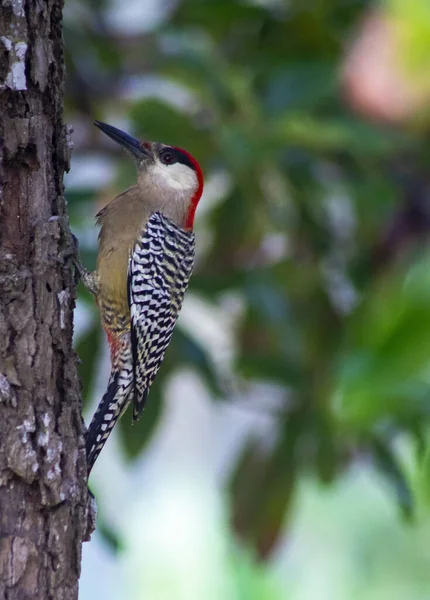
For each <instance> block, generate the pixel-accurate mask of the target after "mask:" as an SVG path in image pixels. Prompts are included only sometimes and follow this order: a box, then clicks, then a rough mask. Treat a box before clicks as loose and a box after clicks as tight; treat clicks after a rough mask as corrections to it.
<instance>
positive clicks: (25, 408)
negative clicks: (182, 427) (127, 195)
mask: <svg viewBox="0 0 430 600" xmlns="http://www.w3.org/2000/svg"><path fill="white" fill-rule="evenodd" d="M61 11H62V1H61V0H0V193H1V196H0V599H1V600H3V599H5V600H26V599H27V598H28V599H30V598H31V600H39V599H40V600H50V599H52V600H54V599H55V600H72V599H75V598H77V595H78V578H79V571H80V560H81V543H82V540H83V537H84V535H85V528H86V520H87V487H86V467H85V452H84V446H83V439H82V420H81V410H80V409H81V407H80V386H79V380H78V376H77V370H76V358H75V355H74V352H73V350H72V327H73V325H72V310H73V307H74V294H75V289H74V277H73V269H72V266H71V264H70V260H69V259H65V260H62V259H61V255H62V253H63V254H64V250H66V245H67V236H66V235H64V225H63V217H64V215H65V210H66V208H65V200H64V196H63V184H62V178H63V173H64V170H65V169H66V168H67V167H68V160H69V156H68V155H69V145H70V144H69V142H68V135H67V130H66V128H65V125H64V123H63V83H64V64H63V51H62V37H61Z"/></svg>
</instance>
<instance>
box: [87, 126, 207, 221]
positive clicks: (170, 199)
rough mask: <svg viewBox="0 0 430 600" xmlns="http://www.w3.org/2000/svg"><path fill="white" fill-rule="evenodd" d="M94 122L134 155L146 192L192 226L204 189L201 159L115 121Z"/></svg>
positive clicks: (141, 185) (138, 173)
mask: <svg viewBox="0 0 430 600" xmlns="http://www.w3.org/2000/svg"><path fill="white" fill-rule="evenodd" d="M94 124H95V125H96V126H97V127H98V128H99V129H101V131H103V133H105V134H106V135H108V136H109V137H110V138H112V139H113V140H114V141H115V142H117V143H118V144H120V145H121V146H122V147H123V148H125V149H126V150H127V151H128V152H129V153H130V154H131V155H132V157H133V158H134V160H135V162H136V166H137V185H138V187H139V188H141V189H142V191H143V193H144V195H145V196H147V197H150V198H151V199H152V201H153V202H154V201H155V203H158V204H159V208H160V210H162V211H163V209H165V210H166V209H168V210H167V212H170V211H173V212H174V214H176V215H179V217H180V218H179V220H180V221H182V223H181V224H182V225H183V227H184V228H185V229H187V230H191V229H192V228H193V224H194V214H195V212H196V208H197V204H198V203H199V200H200V198H201V195H202V192H203V173H202V170H201V168H200V165H199V163H198V162H197V160H196V159H195V158H194V157H193V156H191V154H189V152H187V151H186V150H183V149H182V148H178V147H176V146H167V145H166V144H161V143H159V142H140V141H139V140H137V139H135V138H134V137H132V136H130V135H128V134H127V133H125V132H124V131H121V130H120V129H117V128H116V127H112V125H107V124H106V123H101V122H100V121H94ZM169 209H170V210H169Z"/></svg>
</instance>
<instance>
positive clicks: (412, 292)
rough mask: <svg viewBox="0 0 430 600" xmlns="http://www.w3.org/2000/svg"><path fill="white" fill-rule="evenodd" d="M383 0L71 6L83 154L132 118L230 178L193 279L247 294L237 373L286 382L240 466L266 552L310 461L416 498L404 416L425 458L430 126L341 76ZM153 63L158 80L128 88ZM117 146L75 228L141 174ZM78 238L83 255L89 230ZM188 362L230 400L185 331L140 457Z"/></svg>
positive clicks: (237, 518) (90, 350) (198, 284)
mask: <svg viewBox="0 0 430 600" xmlns="http://www.w3.org/2000/svg"><path fill="white" fill-rule="evenodd" d="M372 4H373V3H371V2H369V1H365V0H354V1H345V0H326V1H324V2H309V1H307V2H282V1H273V2H245V1H239V0H219V1H217V2H210V1H203V0H183V1H178V2H173V3H171V4H168V5H166V14H165V16H164V18H163V19H162V21H161V23H160V24H159V25H157V26H156V27H153V28H150V29H149V30H148V31H146V32H145V33H140V32H139V33H138V34H136V33H130V32H128V33H123V34H121V33H118V32H117V31H114V30H113V29H112V25H111V24H109V23H108V22H107V21H106V9H107V5H105V3H104V2H101V1H100V0H99V1H97V2H92V3H86V2H84V1H83V0H82V2H78V1H76V2H74V3H70V8H69V13H66V16H67V18H66V22H65V42H66V53H67V63H68V73H69V75H68V84H67V86H68V87H67V109H68V114H69V120H73V121H75V122H76V123H79V124H80V125H79V127H80V129H79V128H78V130H80V131H83V130H84V131H85V134H84V135H82V136H81V137H82V141H81V142H80V143H78V144H77V149H76V152H75V156H76V155H78V156H79V154H80V153H81V154H82V155H84V153H85V152H88V151H99V152H102V153H105V154H106V153H107V152H109V151H111V152H112V151H113V150H112V147H111V146H109V144H105V143H104V142H105V141H104V140H102V139H101V138H100V137H99V135H98V134H97V133H96V131H92V129H91V121H92V119H94V118H97V119H101V120H105V121H110V122H112V119H113V118H114V119H118V118H124V119H126V118H127V119H129V130H130V131H131V132H133V133H135V134H136V135H139V136H140V137H142V138H147V139H155V140H162V141H164V142H166V143H172V144H177V145H179V146H182V147H186V148H187V150H189V151H190V152H191V153H192V154H194V155H195V156H196V157H197V158H198V160H199V161H200V162H201V164H202V167H203V170H204V172H205V173H206V176H207V178H210V176H211V175H212V174H214V173H223V174H224V175H225V176H226V177H227V181H228V185H227V186H226V192H225V193H224V195H223V196H222V197H221V198H220V199H218V201H217V203H215V204H214V205H213V206H212V207H211V208H210V210H208V211H207V212H205V213H204V215H203V217H202V218H201V219H200V220H198V222H197V237H198V236H199V228H200V227H201V228H202V229H203V226H204V228H205V229H206V230H208V231H209V232H210V241H209V243H208V244H207V246H206V248H205V250H204V252H203V255H201V256H199V261H198V265H197V268H196V271H195V273H194V276H193V279H192V283H191V286H190V291H192V292H194V293H195V294H199V295H201V297H203V298H205V299H206V300H207V301H208V302H209V303H211V304H216V303H218V302H219V301H220V300H221V298H222V297H223V295H224V294H225V293H226V292H234V293H236V294H239V295H240V297H241V298H242V299H243V302H244V306H245V310H244V313H243V315H242V317H241V319H240V322H238V323H237V342H238V353H237V357H236V360H235V364H234V373H235V377H237V378H239V379H240V378H244V379H246V380H250V381H271V382H276V383H277V384H278V385H281V386H282V388H283V389H284V392H285V396H284V397H285V402H284V405H283V407H281V409H280V411H279V433H278V437H277V439H276V441H275V442H274V444H273V445H272V447H271V449H270V450H268V449H267V448H266V447H265V448H264V449H263V448H262V447H260V445H259V444H258V443H256V442H255V440H252V439H250V440H249V441H248V444H247V447H246V448H244V449H243V453H242V455H241V457H240V460H238V463H237V465H236V466H235V467H234V469H233V473H232V477H231V485H230V492H231V498H232V503H233V521H234V524H235V526H236V529H237V531H238V532H239V533H240V534H241V535H243V536H244V537H245V538H246V539H248V540H250V541H251V542H252V543H253V544H254V545H255V547H256V548H257V549H258V551H259V554H260V556H263V557H265V556H267V555H268V554H269V553H270V551H271V550H272V548H273V546H274V544H275V543H276V541H277V539H278V535H279V532H280V528H281V525H282V523H283V522H284V519H285V515H286V514H287V513H288V509H289V506H290V502H291V499H292V497H293V492H294V490H295V486H296V483H297V481H298V476H299V475H300V473H302V472H309V471H311V472H314V473H316V474H317V476H318V477H320V478H321V480H322V481H324V482H330V481H332V480H333V478H334V477H336V476H337V475H338V474H340V473H342V472H343V471H344V469H345V468H346V467H347V466H348V465H349V464H350V462H351V461H352V460H355V459H356V458H358V457H363V456H366V457H367V458H368V459H369V460H371V461H373V462H374V464H375V467H376V468H377V469H378V471H379V473H381V476H383V477H385V478H386V479H387V481H388V482H389V483H390V484H392V485H393V489H394V490H395V491H396V494H397V497H398V499H399V502H400V505H401V506H402V508H403V510H404V511H405V512H406V513H408V514H411V513H413V506H414V496H413V494H412V492H411V490H410V486H409V485H408V482H407V478H406V477H405V476H404V474H403V469H402V466H401V464H400V461H399V457H398V454H397V451H396V444H395V441H396V439H397V437H398V436H399V434H406V435H407V436H410V437H411V439H412V440H413V441H414V443H415V445H416V449H417V454H416V459H417V461H418V463H419V464H420V465H422V468H423V469H424V470H425V471H427V470H428V467H427V465H428V455H429V450H428V444H427V430H428V424H429V412H430V401H429V400H430V395H429V394H430V387H429V373H430V371H429V366H430V362H429V358H430V276H429V273H430V258H429V255H428V253H427V249H426V245H427V236H428V231H429V228H430V218H429V216H428V215H429V212H428V190H429V176H428V173H427V171H426V165H427V164H428V158H429V150H428V144H427V141H426V139H425V135H423V134H424V133H425V132H421V131H417V129H416V128H415V130H414V131H413V132H411V131H408V130H406V129H403V130H400V129H397V130H394V129H393V128H389V127H388V126H385V127H383V126H380V125H376V124H372V123H371V122H366V121H365V120H364V119H360V118H359V117H357V116H355V115H354V113H353V112H352V111H351V110H349V109H348V107H347V106H346V105H345V103H343V102H342V92H341V89H340V84H339V69H340V66H341V64H342V60H343V58H344V53H345V41H346V40H348V39H350V38H351V36H353V34H354V31H355V29H354V28H355V27H356V26H357V24H358V23H359V22H360V20H361V19H362V17H363V16H364V14H365V10H367V9H368V7H369V6H370V5H372ZM403 4H404V6H406V3H403ZM169 7H170V8H169ZM154 78H156V79H155V80H154ZM154 81H156V82H158V84H157V85H158V86H159V88H157V89H162V88H163V85H165V86H166V85H167V88H163V89H167V90H168V91H167V93H164V94H161V93H156V94H153V93H152V92H148V93H146V92H145V93H144V92H141V93H138V92H135V93H132V91H130V90H133V89H135V88H133V85H134V86H136V89H152V88H151V86H150V85H149V84H151V82H152V83H153V82H154ZM145 82H146V84H147V85H149V87H147V88H144V87H141V88H139V85H141V86H144V84H145ZM148 82H149V83H148ZM138 84H139V85H138ZM115 123H116V124H117V123H118V121H115ZM116 159H117V160H118V161H122V160H123V163H121V168H120V170H119V173H118V180H117V181H115V183H114V184H113V185H112V184H110V189H109V190H106V189H102V190H96V191H94V189H92V188H91V189H90V188H86V189H78V190H76V189H73V190H71V192H70V195H69V203H70V212H71V217H72V225H73V226H74V227H76V228H78V227H82V215H86V216H87V215H88V210H87V209H85V208H83V206H84V203H85V205H87V204H88V202H89V200H91V199H100V198H102V197H103V198H104V196H105V195H107V194H109V196H110V197H112V196H113V195H114V193H115V192H118V191H119V190H120V189H121V188H124V187H126V186H127V185H130V183H131V182H133V180H134V172H133V167H132V165H131V164H130V163H129V161H127V160H126V159H125V158H124V159H123V158H122V155H120V154H118V155H117V156H115V160H116ZM94 212H95V209H94ZM87 222H88V221H87ZM279 248H280V249H279ZM85 249H86V246H85V247H84V254H85V256H84V260H85V262H86V264H88V265H91V263H92V262H94V248H93V249H91V248H90V250H88V252H87V253H86V252H85ZM94 323H95V324H94V326H93V328H92V329H91V331H89V332H88V333H87V335H86V337H85V339H83V340H82V341H81V343H80V345H79V347H78V352H79V354H80V356H81V357H82V358H83V359H85V360H84V363H83V369H84V370H83V372H82V374H83V379H84V385H85V390H88V389H89V386H90V382H91V377H92V376H93V375H92V374H91V368H92V363H91V360H90V357H91V355H93V356H94V355H95V354H96V353H97V349H98V347H99V344H100V340H101V336H100V335H99V333H98V327H99V325H98V322H96V321H95V322H94ZM96 328H97V329H96ZM184 362H185V363H186V364H191V365H193V366H194V367H195V368H196V369H198V370H199V372H200V373H201V375H202V376H203V377H204V378H205V380H206V381H207V383H208V385H209V386H210V389H211V390H213V391H214V392H215V394H216V395H217V396H218V397H220V398H221V399H224V400H225V401H228V399H229V397H228V393H227V392H226V391H225V390H224V389H223V386H222V383H221V382H220V381H219V378H218V375H217V372H216V370H215V369H214V366H213V364H212V362H211V360H210V358H209V356H208V354H207V351H206V349H205V348H204V347H201V346H200V345H199V344H197V343H196V342H195V341H194V340H193V339H191V338H190V337H189V336H188V335H187V334H186V333H185V332H183V331H182V330H181V331H179V330H177V331H176V333H175V335H174V338H173V341H172V346H171V348H170V349H169V352H168V354H167V357H166V361H165V364H164V365H163V367H162V369H161V371H160V373H159V376H158V378H157V382H156V384H155V385H154V387H153V389H152V391H151V401H150V402H149V403H148V409H147V411H146V412H145V415H144V417H143V418H142V419H141V420H140V422H139V424H138V425H137V426H135V427H133V428H131V425H130V421H131V419H128V418H127V417H125V418H124V419H122V421H121V426H120V427H121V432H122V433H123V436H122V439H123V440H124V444H125V447H126V449H127V451H128V453H129V454H130V456H136V455H137V454H138V453H139V452H141V450H142V449H143V447H144V446H145V444H146V442H147V441H148V439H149V438H150V433H151V431H152V430H153V428H154V426H155V424H156V423H157V418H158V416H159V414H160V413H161V411H162V408H163V402H162V392H161V391H162V387H163V384H164V381H165V380H166V378H167V377H168V375H169V373H170V372H171V371H172V370H173V369H174V368H177V367H178V366H180V365H183V364H184ZM265 401H266V399H265V398H264V397H263V398H261V404H262V405H263V406H264V405H265ZM268 410H269V407H268ZM425 480H426V477H423V481H425ZM426 485H427V488H428V483H427V484H426ZM246 597H248V596H246Z"/></svg>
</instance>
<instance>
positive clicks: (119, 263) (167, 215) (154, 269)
mask: <svg viewBox="0 0 430 600" xmlns="http://www.w3.org/2000/svg"><path fill="white" fill-rule="evenodd" d="M94 124H95V125H96V126H97V127H98V128H99V129H100V130H101V131H102V132H103V133H105V134H106V135H107V136H109V137H110V138H111V139H112V140H114V141H115V142H117V143H118V144H119V145H120V146H122V147H123V148H124V149H125V150H126V151H127V152H128V153H129V154H130V155H131V156H132V157H133V159H134V161H135V163H136V167H137V182H136V184H135V185H133V186H132V187H130V188H128V189H127V190H126V191H125V192H123V193H122V194H120V195H119V196H117V197H116V198H114V199H113V200H112V201H111V202H109V203H108V204H107V205H106V206H105V207H104V208H103V209H102V210H100V211H99V212H98V213H97V215H96V220H97V224H98V225H99V226H100V232H99V237H98V255H97V263H96V269H95V271H92V272H90V271H88V270H87V269H86V268H85V267H84V266H83V265H82V264H81V263H80V261H79V260H77V261H76V266H77V269H78V273H79V275H80V278H81V280H82V282H83V284H84V285H85V287H86V288H87V289H88V290H89V291H90V292H91V293H92V294H93V295H94V296H95V300H96V303H97V306H98V309H99V312H100V318H101V323H102V326H103V328H104V330H105V332H106V336H107V341H108V344H109V349H110V359H111V372H110V377H109V382H108V385H107V390H106V392H105V394H104V395H103V397H102V399H101V401H100V403H99V405H98V407H97V410H96V412H95V413H94V416H93V418H92V420H91V422H90V425H89V427H88V429H87V432H86V436H85V445H86V454H87V466H88V475H89V474H90V472H91V469H92V468H93V466H94V463H95V461H96V460H97V457H98V456H99V454H100V452H101V450H102V449H103V446H104V444H105V442H106V441H107V439H108V437H109V435H110V433H111V432H112V430H113V428H114V426H115V424H116V422H117V421H118V419H119V418H120V417H121V416H122V415H123V413H124V412H125V410H126V409H127V407H128V405H129V404H130V403H131V402H132V403H133V422H135V421H137V419H138V418H139V417H140V415H141V413H142V410H143V408H144V406H145V402H146V399H147V396H148V393H149V390H150V388H151V385H152V383H153V381H154V378H155V376H156V374H157V372H158V370H159V368H160V366H161V363H162V361H163V358H164V354H165V352H166V349H167V347H168V345H169V343H170V340H171V337H172V333H173V330H174V327H175V325H176V321H177V318H178V315H179V312H180V310H181V306H182V302H183V299H184V295H185V292H186V290H187V287H188V283H189V280H190V277H191V273H192V270H193V265H194V256H195V236H194V231H193V226H194V216H195V212H196V208H197V205H198V203H199V201H200V198H201V196H202V192H203V185H204V179H203V172H202V169H201V167H200V165H199V163H198V162H197V160H196V159H195V158H194V157H193V156H192V155H191V154H190V153H189V152H187V151H186V150H183V149H182V148H179V147H177V146H170V145H166V144H162V143H159V142H147V141H143V142H141V141H139V140H138V139H136V138H134V137H132V136H130V135H128V134H127V133H125V132H124V131H122V130H120V129H117V128H116V127H113V126H112V125H108V124H107V123H103V122H101V121H94Z"/></svg>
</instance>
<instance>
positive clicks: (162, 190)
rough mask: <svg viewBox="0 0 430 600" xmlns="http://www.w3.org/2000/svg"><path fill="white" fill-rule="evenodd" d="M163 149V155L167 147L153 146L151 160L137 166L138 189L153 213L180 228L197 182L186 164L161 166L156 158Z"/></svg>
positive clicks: (197, 184) (159, 160) (195, 176)
mask: <svg viewBox="0 0 430 600" xmlns="http://www.w3.org/2000/svg"><path fill="white" fill-rule="evenodd" d="M164 148H166V151H167V149H168V148H167V147H164V146H162V145H161V144H157V145H156V148H155V151H154V153H153V156H152V158H151V160H143V161H142V162H141V163H140V164H139V166H138V187H139V189H140V190H141V191H142V192H143V194H144V197H145V199H146V201H147V202H149V203H150V204H151V206H152V207H153V208H154V209H156V210H160V211H161V212H162V213H163V214H165V215H166V216H168V217H169V218H171V219H173V220H174V221H175V222H177V223H178V224H179V225H181V224H182V222H183V221H184V219H185V216H186V214H187V212H188V208H189V206H190V203H191V199H192V198H193V196H194V194H195V193H196V191H197V189H198V187H199V181H198V178H197V174H196V172H195V170H194V169H192V168H191V167H190V166H188V165H187V164H184V163H182V162H173V163H172V164H164V163H163V161H162V159H161V158H160V150H161V151H162V150H163V149H164Z"/></svg>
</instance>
